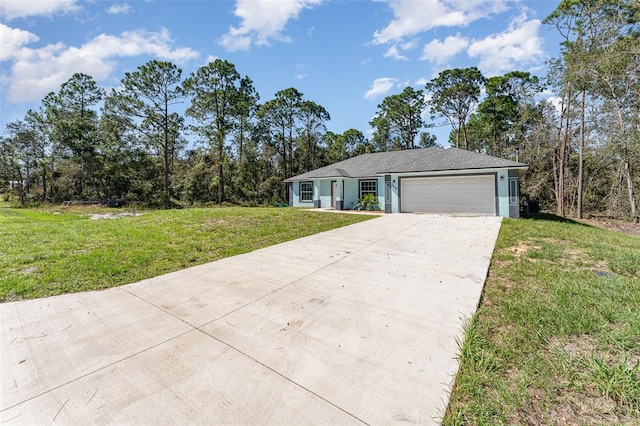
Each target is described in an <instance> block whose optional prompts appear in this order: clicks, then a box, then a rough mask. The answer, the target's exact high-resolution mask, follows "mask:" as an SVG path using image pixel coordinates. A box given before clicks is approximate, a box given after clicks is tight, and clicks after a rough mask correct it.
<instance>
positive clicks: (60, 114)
mask: <svg viewBox="0 0 640 426" xmlns="http://www.w3.org/2000/svg"><path fill="white" fill-rule="evenodd" d="M103 98H104V91H103V90H102V89H100V88H99V87H98V86H97V84H96V82H95V80H94V79H93V77H91V76H89V75H87V74H81V73H76V74H74V75H73V76H72V77H71V78H70V79H69V80H68V81H66V82H65V83H63V84H62V86H61V87H60V91H59V92H58V93H57V94H56V93H50V94H49V95H47V97H46V98H45V99H44V101H43V102H44V106H45V111H46V115H47V119H48V123H49V124H50V125H51V126H52V135H53V137H54V138H55V139H56V140H57V142H58V145H59V146H60V148H62V149H63V150H64V151H63V152H65V153H66V156H65V157H66V159H67V160H68V164H69V165H70V166H71V167H70V168H69V169H68V170H69V177H70V178H71V182H73V186H74V187H75V192H74V196H75V197H76V198H79V199H82V198H85V197H86V196H90V195H94V196H95V195H97V194H96V191H95V190H96V182H95V174H96V171H97V169H98V167H97V156H98V153H97V144H98V137H99V136H98V113H97V111H96V110H95V109H93V108H95V107H96V105H97V104H98V103H99V102H100V101H102V99H103ZM87 191H88V192H87Z"/></svg>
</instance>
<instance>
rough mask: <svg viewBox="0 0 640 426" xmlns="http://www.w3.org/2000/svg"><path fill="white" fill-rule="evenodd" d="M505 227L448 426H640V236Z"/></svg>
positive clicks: (545, 219) (533, 225)
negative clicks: (548, 425) (524, 425)
mask: <svg viewBox="0 0 640 426" xmlns="http://www.w3.org/2000/svg"><path fill="white" fill-rule="evenodd" d="M558 219H559V218H557V217H554V216H551V215H541V216H540V217H538V218H537V219H536V220H530V219H527V220H505V221H504V222H503V225H502V229H501V231H500V235H499V237H498V241H497V245H496V250H495V252H494V255H493V258H492V262H491V268H490V270H489V277H488V280H487V283H486V287H485V290H484V294H483V299H482V302H481V305H480V307H479V309H478V311H477V313H476V315H475V316H474V318H473V319H472V320H471V321H470V323H469V324H468V326H467V331H466V333H467V334H466V338H465V341H464V343H463V344H462V345H461V347H462V350H461V367H460V371H459V372H458V374H457V376H456V379H455V385H454V389H453V392H452V396H451V401H450V405H449V409H448V410H447V413H446V416H445V421H444V424H445V425H499V424H518V425H520V424H528V425H539V424H545V425H546V424H557V425H567V424H568V425H583V424H585V425H591V424H594V425H596V424H597V425H616V424H624V425H627V424H628V425H631V424H633V425H636V424H640V238H638V237H637V236H630V235H624V234H621V233H619V232H615V231H609V230H604V229H600V228H596V227H592V226H587V225H583V224H580V223H576V222H572V221H566V220H558Z"/></svg>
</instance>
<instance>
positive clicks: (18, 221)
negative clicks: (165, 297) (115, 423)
mask: <svg viewBox="0 0 640 426" xmlns="http://www.w3.org/2000/svg"><path fill="white" fill-rule="evenodd" d="M372 217H373V216H363V215H353V214H322V213H318V212H312V211H305V210H302V209H293V208H242V207H229V208H194V209H182V210H163V211H153V212H146V213H144V214H142V215H138V216H132V217H121V218H118V219H104V220H91V219H90V218H89V216H88V215H86V214H77V213H75V212H74V213H65V211H64V210H57V211H47V210H43V209H12V208H0V301H2V302H6V301H12V300H20V299H31V298H37V297H45V296H53V295H58V294H64V293H72V292H79V291H86V290H97V289H104V288H109V287H115V286H119V285H122V284H128V283H132V282H136V281H139V280H142V279H146V278H151V277H154V276H158V275H161V274H164V273H168V272H172V271H176V270H180V269H184V268H187V267H190V266H195V265H199V264H203V263H207V262H212V261H215V260H218V259H221V258H224V257H229V256H234V255H237V254H241V253H246V252H249V251H253V250H256V249H259V248H262V247H266V246H269V245H273V244H278V243H282V242H285V241H289V240H292V239H296V238H301V237H304V236H307V235H311V234H315V233H318V232H323V231H326V230H329V229H334V228H338V227H341V226H346V225H349V224H352V223H357V222H361V221H364V220H368V219H371V218H372ZM283 273H286V271H283Z"/></svg>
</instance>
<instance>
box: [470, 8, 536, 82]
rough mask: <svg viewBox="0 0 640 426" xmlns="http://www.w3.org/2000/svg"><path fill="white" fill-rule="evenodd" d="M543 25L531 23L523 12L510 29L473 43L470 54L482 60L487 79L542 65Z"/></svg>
mask: <svg viewBox="0 0 640 426" xmlns="http://www.w3.org/2000/svg"><path fill="white" fill-rule="evenodd" d="M540 25H541V22H540V20H538V19H532V20H527V17H526V13H524V12H523V14H521V15H520V16H518V17H517V18H516V19H515V20H514V21H512V22H511V23H510V24H509V28H507V30H505V31H503V32H501V33H498V34H493V35H491V36H488V37H486V38H484V39H482V40H474V41H473V42H471V44H470V45H469V49H468V54H469V56H470V57H472V58H474V57H479V58H480V62H479V64H478V68H480V69H481V70H482V72H483V73H484V74H485V75H486V76H492V75H497V74H500V73H502V72H505V71H510V70H513V69H515V68H518V67H521V66H522V65H523V64H531V63H533V64H536V63H539V62H540V61H541V60H542V58H543V56H544V52H543V50H542V39H541V38H540V36H539V30H540Z"/></svg>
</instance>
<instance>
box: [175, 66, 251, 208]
mask: <svg viewBox="0 0 640 426" xmlns="http://www.w3.org/2000/svg"><path fill="white" fill-rule="evenodd" d="M184 88H185V91H186V93H189V94H191V95H192V98H191V106H190V107H189V108H188V109H187V112H186V113H187V115H188V116H190V117H192V118H194V119H195V121H196V122H197V124H196V125H195V126H193V128H194V129H195V130H196V132H197V133H198V134H200V135H201V136H202V137H203V138H204V139H205V140H206V141H207V142H208V143H209V146H210V147H211V149H212V151H213V153H214V154H215V161H216V164H217V169H218V203H222V202H223V201H224V200H225V190H224V187H225V176H224V165H223V163H224V156H225V144H226V141H227V136H228V135H229V133H230V132H231V130H232V129H233V126H234V119H236V120H239V121H240V123H242V120H244V119H246V117H247V115H248V114H249V108H250V105H248V104H247V102H250V100H251V94H252V93H253V88H252V87H251V80H249V79H248V78H247V77H245V78H244V79H243V78H241V77H240V74H239V73H238V71H236V68H235V65H233V64H232V63H230V62H228V61H225V60H222V59H216V60H215V61H213V62H211V63H209V64H208V65H206V66H204V67H201V68H199V69H198V71H197V72H195V73H192V74H191V75H190V76H189V78H187V79H186V80H185V82H184ZM243 115H244V116H243Z"/></svg>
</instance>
